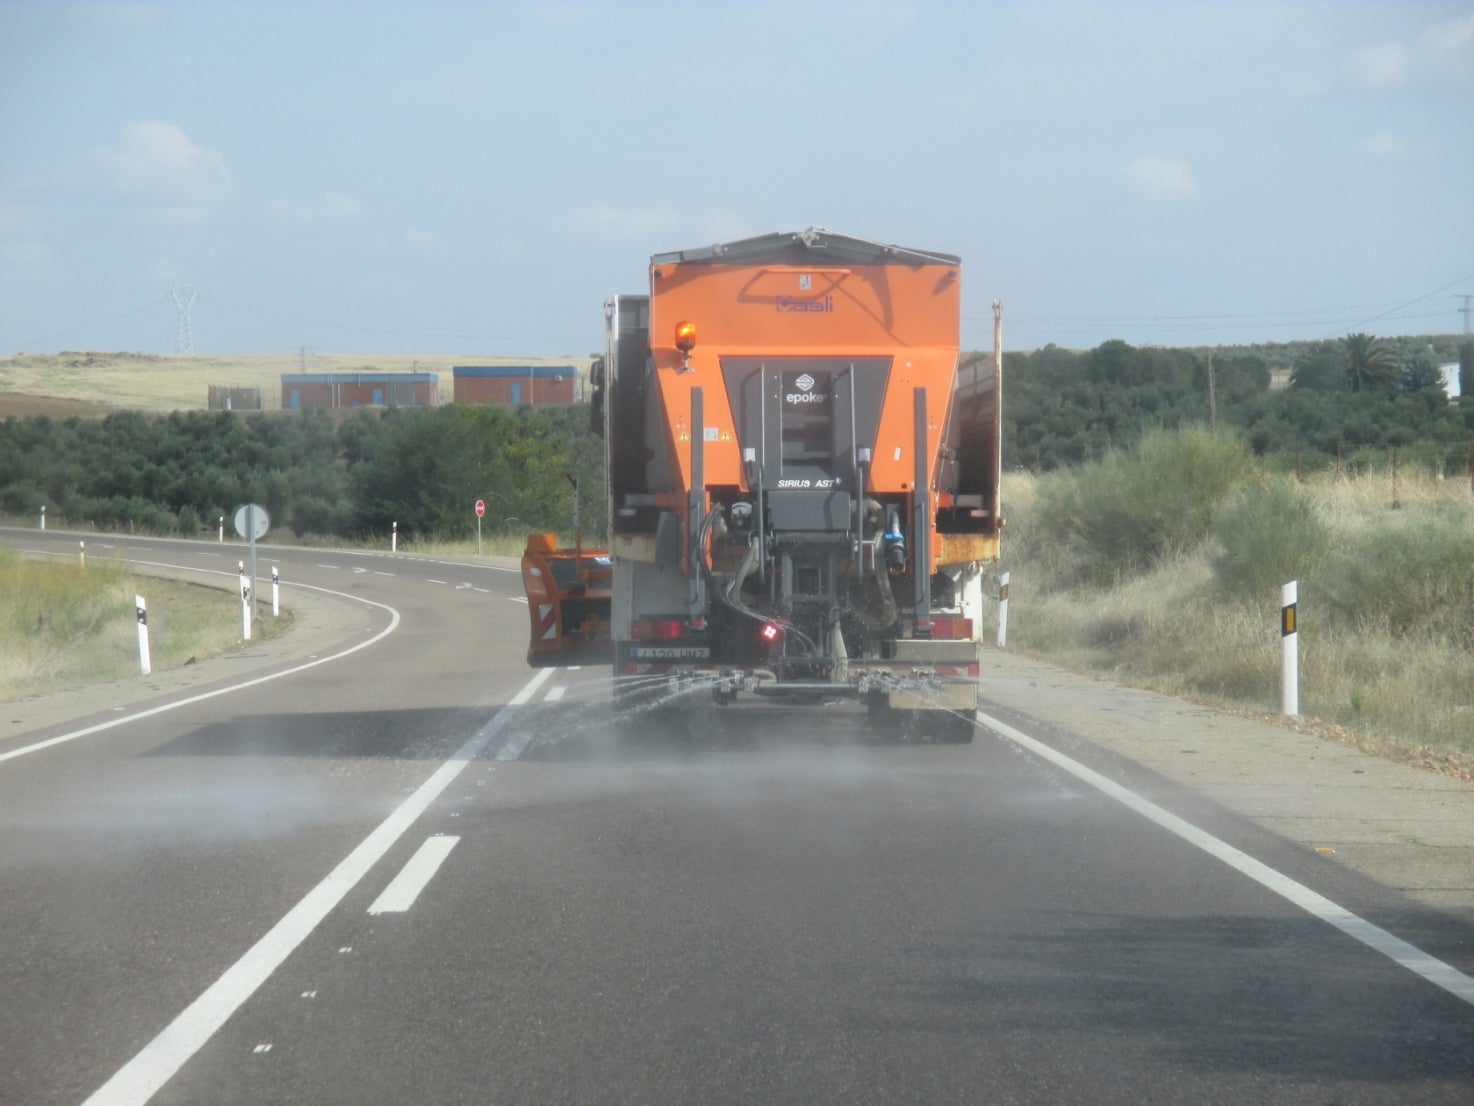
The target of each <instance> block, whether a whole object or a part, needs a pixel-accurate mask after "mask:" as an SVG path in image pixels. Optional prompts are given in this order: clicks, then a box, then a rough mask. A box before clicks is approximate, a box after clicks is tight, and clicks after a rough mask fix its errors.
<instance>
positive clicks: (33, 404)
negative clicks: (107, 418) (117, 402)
mask: <svg viewBox="0 0 1474 1106" xmlns="http://www.w3.org/2000/svg"><path fill="white" fill-rule="evenodd" d="M116 410H117V408H116V407H109V406H108V405H107V404H105V403H93V402H91V401H89V400H85V399H62V398H60V397H58V396H34V395H30V394H29V393H27V392H0V419H30V418H36V417H37V416H39V415H46V416H48V417H49V418H53V419H69V418H72V417H73V416H75V417H77V418H83V419H100V418H102V417H103V416H104V415H111V414H112V413H113V412H114V411H116Z"/></svg>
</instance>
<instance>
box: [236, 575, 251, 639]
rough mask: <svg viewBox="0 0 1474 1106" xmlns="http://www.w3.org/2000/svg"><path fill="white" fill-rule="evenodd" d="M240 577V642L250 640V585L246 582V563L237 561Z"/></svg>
mask: <svg viewBox="0 0 1474 1106" xmlns="http://www.w3.org/2000/svg"><path fill="white" fill-rule="evenodd" d="M236 566H237V568H238V570H239V571H240V575H241V640H242V641H250V640H251V585H250V584H248V583H247V582H246V562H245V561H237V562H236Z"/></svg>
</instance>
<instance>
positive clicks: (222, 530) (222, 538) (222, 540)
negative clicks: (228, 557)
mask: <svg viewBox="0 0 1474 1106" xmlns="http://www.w3.org/2000/svg"><path fill="white" fill-rule="evenodd" d="M220 543H221V544H222V545H224V544H225V516H224V515H221V516H220Z"/></svg>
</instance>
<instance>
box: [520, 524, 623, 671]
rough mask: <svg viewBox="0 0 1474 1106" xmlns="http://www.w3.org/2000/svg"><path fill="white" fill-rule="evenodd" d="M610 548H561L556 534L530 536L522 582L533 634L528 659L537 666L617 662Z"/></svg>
mask: <svg viewBox="0 0 1474 1106" xmlns="http://www.w3.org/2000/svg"><path fill="white" fill-rule="evenodd" d="M613 574H614V569H613V564H612V562H611V561H610V558H609V551H608V550H607V549H584V548H582V547H581V546H575V547H574V548H572V549H568V548H559V547H558V539H557V536H556V535H554V534H529V535H527V548H526V550H524V551H523V553H522V586H523V588H524V589H525V590H526V592H527V613H528V616H529V618H530V620H531V623H532V626H531V630H532V634H531V638H530V640H529V642H528V645H527V663H528V664H530V665H532V667H534V668H558V667H563V666H567V665H576V664H612V663H613V660H614V655H613V647H612V646H611V644H610V639H609V603H610V582H611V580H612V578H613Z"/></svg>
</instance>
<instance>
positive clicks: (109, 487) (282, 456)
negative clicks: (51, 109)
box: [0, 404, 603, 538]
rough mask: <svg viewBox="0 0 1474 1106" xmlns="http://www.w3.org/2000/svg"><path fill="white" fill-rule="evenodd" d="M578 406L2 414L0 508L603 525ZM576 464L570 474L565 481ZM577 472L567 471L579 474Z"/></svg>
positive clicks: (300, 530)
mask: <svg viewBox="0 0 1474 1106" xmlns="http://www.w3.org/2000/svg"><path fill="white" fill-rule="evenodd" d="M587 427H588V414H587V411H586V410H584V409H582V408H576V409H575V408H551V407H550V408H520V409H516V410H513V409H509V408H505V407H490V406H488V407H469V406H463V405H459V404H452V405H449V406H445V407H440V408H432V409H426V408H417V409H416V408H410V409H399V408H391V409H389V410H387V411H382V412H377V411H375V412H362V413H355V414H353V415H349V416H346V417H343V418H341V419H334V418H333V417H331V416H330V415H328V414H327V413H324V412H318V411H304V412H301V413H299V414H260V415H239V414H236V413H234V412H230V411H220V412H210V413H204V412H188V413H180V412H175V413H174V414H171V415H168V416H148V415H142V414H138V413H136V412H130V411H120V412H117V413H116V414H112V415H108V416H107V417H106V418H103V419H101V420H84V419H80V418H70V419H65V420H61V421H58V420H53V419H50V418H45V417H39V418H29V419H6V420H5V421H3V422H0V511H4V512H5V513H8V514H11V515H22V516H24V515H31V514H35V513H37V510H38V507H39V506H40V505H41V504H43V503H44V504H46V507H47V514H48V516H49V517H50V518H51V519H53V520H55V521H56V522H57V523H65V524H67V525H70V526H86V525H89V524H95V525H96V526H97V527H98V528H99V529H114V530H116V529H121V530H130V529H133V530H138V531H141V532H147V533H156V534H168V533H176V532H177V533H183V534H188V535H194V534H196V533H198V532H199V531H200V529H202V528H204V529H211V528H213V527H215V526H216V525H217V523H218V520H219V518H220V517H221V516H222V515H223V516H224V517H225V519H226V525H227V526H229V525H230V519H231V518H232V516H233V515H234V513H235V510H236V508H237V507H238V506H240V505H241V504H244V503H248V502H253V503H259V504H261V505H262V506H264V507H265V508H266V509H267V512H268V513H269V514H270V516H271V518H272V521H273V528H274V529H278V530H280V529H283V528H289V529H290V530H292V531H293V532H294V533H296V534H297V535H298V536H302V535H305V534H320V535H336V536H341V537H353V536H361V535H369V534H385V533H388V531H389V529H390V527H391V526H392V525H393V523H395V522H397V523H398V524H399V531H400V533H401V534H402V535H404V536H405V537H407V538H408V537H412V536H414V535H420V536H424V537H434V538H456V537H464V536H466V535H468V534H471V533H474V531H475V527H476V517H475V514H474V513H473V505H474V504H475V502H476V500H477V499H484V500H485V501H486V503H487V517H486V518H485V520H484V524H485V525H487V526H489V527H492V528H493V530H494V529H495V528H497V527H501V526H504V525H506V523H507V520H514V521H513V522H511V525H512V526H513V527H515V528H516V529H518V530H519V531H520V530H525V529H543V528H546V529H549V530H558V531H561V532H564V533H567V532H569V531H570V530H571V520H572V512H573V485H572V479H576V480H578V482H579V485H580V493H581V499H582V508H583V510H582V516H583V517H582V521H583V522H584V524H585V526H586V527H587V528H589V529H590V531H591V533H592V532H597V530H598V529H599V528H600V527H601V525H602V519H603V507H602V501H603V481H602V467H603V459H602V445H601V443H600V442H599V440H598V439H597V438H591V437H590V436H589V434H588V433H587ZM565 473H567V474H568V477H569V478H565V476H564V474H565ZM570 478H571V479H570Z"/></svg>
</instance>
